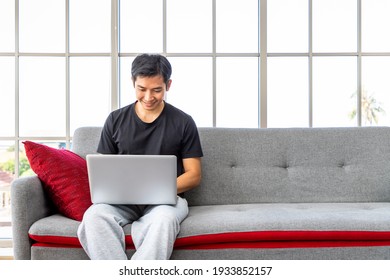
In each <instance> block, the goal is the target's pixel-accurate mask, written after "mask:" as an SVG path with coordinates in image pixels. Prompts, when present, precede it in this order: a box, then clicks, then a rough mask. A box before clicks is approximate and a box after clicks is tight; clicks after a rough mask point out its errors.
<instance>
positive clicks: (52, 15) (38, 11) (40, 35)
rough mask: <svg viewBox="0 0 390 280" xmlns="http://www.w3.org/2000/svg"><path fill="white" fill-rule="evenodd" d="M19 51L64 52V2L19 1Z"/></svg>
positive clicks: (58, 0)
mask: <svg viewBox="0 0 390 280" xmlns="http://www.w3.org/2000/svg"><path fill="white" fill-rule="evenodd" d="M19 3H20V4H19V21H20V51H21V52H40V53H44V52H65V3H64V0H35V1H31V0H19Z"/></svg>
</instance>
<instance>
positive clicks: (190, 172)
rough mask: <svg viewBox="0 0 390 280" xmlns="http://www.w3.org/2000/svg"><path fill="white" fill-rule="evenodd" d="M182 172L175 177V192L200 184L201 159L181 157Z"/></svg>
mask: <svg viewBox="0 0 390 280" xmlns="http://www.w3.org/2000/svg"><path fill="white" fill-rule="evenodd" d="M183 167H184V173H183V174H182V175H180V176H179V177H178V178H177V193H182V192H185V191H188V190H190V189H192V188H195V187H197V186H198V185H199V184H200V180H201V177H202V168H201V159H200V158H185V159H183Z"/></svg>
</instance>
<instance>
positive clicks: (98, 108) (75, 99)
mask: <svg viewBox="0 0 390 280" xmlns="http://www.w3.org/2000/svg"><path fill="white" fill-rule="evenodd" d="M110 100H111V99H110V58H108V57H74V58H71V60H70V117H71V119H70V128H71V135H73V132H74V130H75V129H76V128H78V127H81V126H102V125H103V124H104V121H105V120H106V118H107V116H108V113H109V112H110V103H111V102H110Z"/></svg>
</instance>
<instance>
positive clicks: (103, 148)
mask: <svg viewBox="0 0 390 280" xmlns="http://www.w3.org/2000/svg"><path fill="white" fill-rule="evenodd" d="M97 152H98V153H100V154H117V153H118V147H117V145H116V143H115V141H114V139H113V124H112V115H111V114H110V115H109V116H108V118H107V120H106V122H105V123H104V126H103V130H102V134H101V136H100V141H99V145H98V148H97Z"/></svg>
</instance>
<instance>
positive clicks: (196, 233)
mask: <svg viewBox="0 0 390 280" xmlns="http://www.w3.org/2000/svg"><path fill="white" fill-rule="evenodd" d="M100 132H101V128H100V127H83V128H79V129H78V130H76V132H75V134H74V138H73V151H74V152H76V153H78V154H79V155H81V156H83V157H85V156H86V154H89V153H94V152H95V149H96V147H97V143H98V139H99V135H100ZM199 133H200V136H201V141H202V146H203V150H204V154H205V156H204V158H203V159H202V163H203V178H202V183H201V185H200V186H199V187H198V188H196V189H194V190H192V191H189V192H188V193H186V198H187V200H188V202H189V205H190V212H189V215H188V217H187V218H186V219H185V220H184V221H183V223H182V227H181V231H180V234H179V236H178V238H177V242H176V244H175V248H174V252H173V254H172V259H390V128H387V127H372V128H370V127H360V128H293V129H230V128H199ZM11 195H12V196H11V199H12V225H13V239H14V253H15V258H16V259H87V258H88V257H87V255H86V254H85V252H84V251H83V249H82V248H81V247H80V245H79V244H78V240H77V236H76V230H77V227H78V224H79V222H77V221H75V220H71V219H69V218H66V217H64V216H62V215H60V214H58V213H56V212H55V211H54V210H53V208H52V206H51V204H50V201H48V200H47V198H46V196H45V193H44V191H43V189H42V185H41V182H40V180H39V179H38V178H37V177H34V176H33V177H27V178H19V179H17V180H15V181H14V182H13V184H12V188H11ZM130 228H131V225H127V226H125V228H124V230H125V232H126V236H127V237H128V238H127V239H126V240H127V243H128V248H129V249H128V254H129V256H130V255H131V254H132V253H133V252H134V251H133V249H132V246H131V238H130V236H129V234H130ZM37 236H38V237H41V239H39V238H38V239H37V238H36V237H37ZM33 238H34V239H35V240H33ZM37 240H38V241H37ZM42 240H44V241H42Z"/></svg>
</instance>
